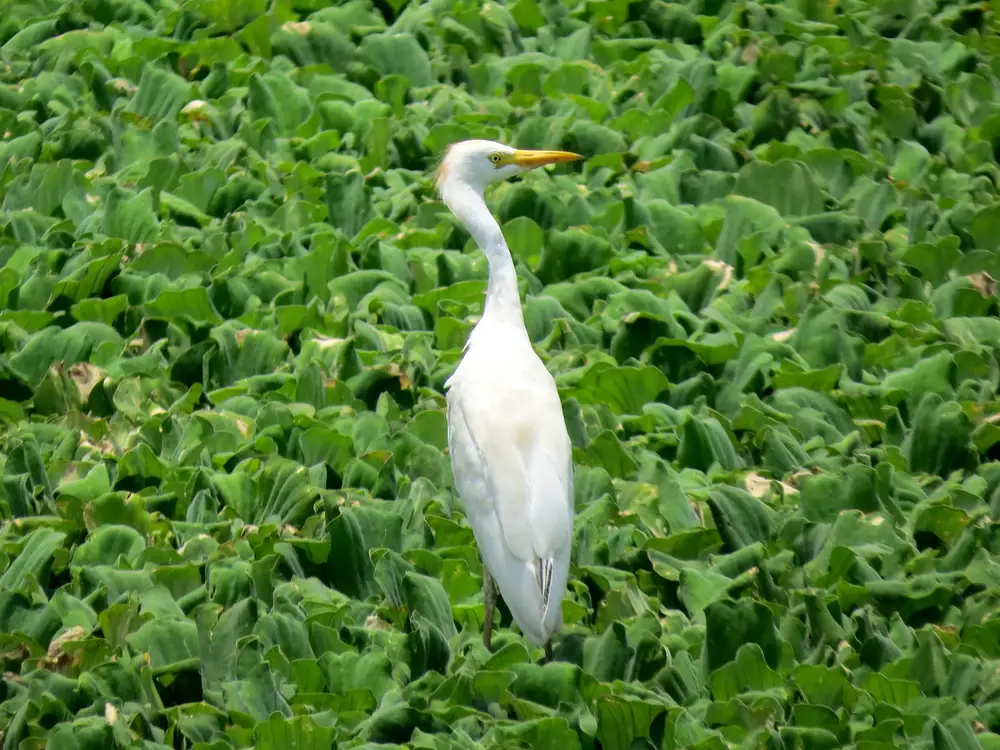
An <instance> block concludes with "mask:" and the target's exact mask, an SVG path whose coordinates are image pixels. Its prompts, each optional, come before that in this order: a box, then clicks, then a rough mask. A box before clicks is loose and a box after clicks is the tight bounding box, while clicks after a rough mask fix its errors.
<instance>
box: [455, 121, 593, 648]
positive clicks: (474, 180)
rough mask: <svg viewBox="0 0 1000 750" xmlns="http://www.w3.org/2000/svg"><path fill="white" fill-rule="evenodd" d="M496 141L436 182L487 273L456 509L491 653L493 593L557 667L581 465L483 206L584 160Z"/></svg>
mask: <svg viewBox="0 0 1000 750" xmlns="http://www.w3.org/2000/svg"><path fill="white" fill-rule="evenodd" d="M581 158H583V157H581V156H580V155H578V154H572V153H569V152H567V151H526V150H518V149H513V148H511V147H509V146H505V145H503V144H501V143H495V142H493V141H482V140H471V141H462V142H460V143H455V144H453V145H452V146H451V147H450V148H449V149H448V152H447V154H446V155H445V158H444V160H443V161H442V163H441V167H440V169H439V170H438V175H437V186H438V190H439V191H440V194H441V198H442V200H443V201H444V203H445V204H446V205H447V206H448V208H450V209H451V210H452V212H454V214H455V215H456V216H457V217H458V218H459V220H460V221H461V222H462V224H464V225H465V227H466V228H467V229H468V230H469V232H470V233H471V234H472V236H473V238H474V239H475V241H476V243H477V244H478V245H479V247H480V249H481V250H482V251H483V252H484V253H485V255H486V258H487V260H488V261H489V282H488V285H487V288H486V304H485V309H484V311H483V315H482V318H481V319H480V320H479V322H478V323H477V324H476V326H475V328H473V330H472V332H471V333H470V334H469V339H468V341H467V342H466V344H465V350H464V354H463V357H462V361H461V362H460V363H459V366H458V368H457V369H456V370H455V372H454V374H452V376H451V377H450V378H449V379H448V381H447V382H446V383H445V388H446V391H447V403H448V446H449V448H450V452H451V462H452V469H453V473H454V476H455V484H456V487H457V489H458V494H459V498H460V500H461V504H462V506H463V509H464V511H465V515H466V518H468V520H469V524H470V525H471V526H472V530H473V532H474V534H475V537H476V542H477V544H478V545H479V551H480V554H481V555H482V558H483V594H484V598H485V602H486V621H485V623H484V625H483V644H484V645H485V646H486V648H487V649H488V648H490V644H491V640H492V633H493V612H494V609H495V606H496V595H497V591H496V587H497V586H499V589H500V594H501V595H502V596H503V598H504V601H505V602H506V603H507V606H508V607H509V608H510V611H511V614H512V615H513V617H514V622H516V623H517V625H518V627H519V628H520V629H521V632H522V633H523V634H524V636H525V637H526V638H527V639H528V640H529V641H531V642H532V643H534V644H535V645H537V646H544V647H545V653H546V657H547V658H549V659H551V658H552V635H553V634H554V633H555V632H557V631H558V630H559V629H560V628H561V627H562V599H563V595H564V593H565V591H566V579H567V577H568V575H569V558H570V546H571V543H572V538H573V516H574V508H573V462H572V458H571V452H570V451H571V448H570V439H569V434H568V433H567V432H566V423H565V420H564V418H563V412H562V406H561V403H560V401H559V394H558V392H557V391H556V384H555V381H554V380H553V378H552V375H551V374H549V371H548V370H547V369H546V368H545V365H544V364H543V363H542V361H541V360H540V359H539V358H538V355H537V354H536V353H535V351H534V349H532V346H531V340H530V339H529V338H528V331H527V329H526V328H525V326H524V317H523V315H522V313H521V300H520V297H519V295H518V289H517V273H516V272H515V270H514V261H513V259H512V258H511V254H510V250H509V249H508V248H507V243H506V241H505V240H504V236H503V232H502V231H501V230H500V225H499V224H498V223H497V221H496V220H495V219H494V218H493V216H492V215H491V214H490V211H489V209H488V208H487V206H486V200H485V198H484V194H485V191H486V188H487V187H488V186H489V185H490V184H491V183H494V182H497V181H499V180H504V179H507V178H509V177H513V176H515V175H519V174H522V173H523V172H526V171H527V170H529V169H533V168H535V167H540V166H543V165H546V164H555V163H559V162H568V161H574V160H576V159H581Z"/></svg>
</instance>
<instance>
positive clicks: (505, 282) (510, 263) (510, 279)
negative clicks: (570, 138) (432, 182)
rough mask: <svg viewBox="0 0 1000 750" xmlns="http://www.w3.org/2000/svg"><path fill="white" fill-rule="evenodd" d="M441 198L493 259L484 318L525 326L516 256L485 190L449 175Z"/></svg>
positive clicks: (488, 258)
mask: <svg viewBox="0 0 1000 750" xmlns="http://www.w3.org/2000/svg"><path fill="white" fill-rule="evenodd" d="M441 199H442V200H443V201H444V203H445V205H446V206H448V208H450V209H451V210H452V212H453V213H454V214H455V216H457V217H458V219H459V221H461V222H462V224H463V225H464V226H465V228H466V229H468V230H469V233H470V234H471V235H472V237H473V239H474V240H475V241H476V244H477V245H479V248H480V250H482V251H483V253H484V254H485V255H486V260H487V261H488V262H489V267H490V277H489V283H488V285H487V287H486V307H485V309H484V310H483V319H486V317H487V316H489V317H490V318H493V319H497V318H502V319H504V320H508V321H510V322H514V323H519V324H520V325H521V326H522V327H523V326H524V317H523V314H522V313H521V298H520V295H519V294H518V291H517V272H516V271H515V270H514V260H513V258H511V255H510V250H509V249H508V247H507V241H506V240H505V239H504V237H503V232H502V231H501V229H500V225H499V224H498V223H497V220H496V219H494V218H493V215H492V214H491V213H490V210H489V208H487V206H486V200H485V199H484V198H483V190H482V189H480V188H476V187H474V186H472V185H469V184H467V183H465V182H463V181H461V180H456V179H453V178H446V179H445V180H444V182H442V184H441Z"/></svg>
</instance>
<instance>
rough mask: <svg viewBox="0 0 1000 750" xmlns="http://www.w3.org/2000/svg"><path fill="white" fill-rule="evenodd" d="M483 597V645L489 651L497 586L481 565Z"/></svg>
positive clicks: (491, 640)
mask: <svg viewBox="0 0 1000 750" xmlns="http://www.w3.org/2000/svg"><path fill="white" fill-rule="evenodd" d="M483 598H484V599H485V601H486V621H485V622H484V623H483V645H484V646H486V650H487V651H489V650H491V649H490V644H491V643H492V642H493V610H494V609H496V606H497V587H496V583H494V581H493V576H491V575H490V571H488V570H487V569H486V566H485V565H483Z"/></svg>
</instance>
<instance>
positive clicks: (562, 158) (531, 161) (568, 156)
mask: <svg viewBox="0 0 1000 750" xmlns="http://www.w3.org/2000/svg"><path fill="white" fill-rule="evenodd" d="M582 158H583V157H582V156H580V154H574V153H572V152H570V151H528V150H521V149H518V150H517V151H515V152H514V163H515V164H516V165H517V166H519V167H521V168H522V169H534V168H535V167H544V166H545V165H546V164H561V163H562V162H567V161H576V160H577V159H582Z"/></svg>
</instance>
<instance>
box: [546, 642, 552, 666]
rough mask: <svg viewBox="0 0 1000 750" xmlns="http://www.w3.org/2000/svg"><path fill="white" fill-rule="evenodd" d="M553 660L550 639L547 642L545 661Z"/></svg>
mask: <svg viewBox="0 0 1000 750" xmlns="http://www.w3.org/2000/svg"><path fill="white" fill-rule="evenodd" d="M551 661H552V641H548V642H547V643H546V644H545V663H546V664H548V663H550V662H551Z"/></svg>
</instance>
